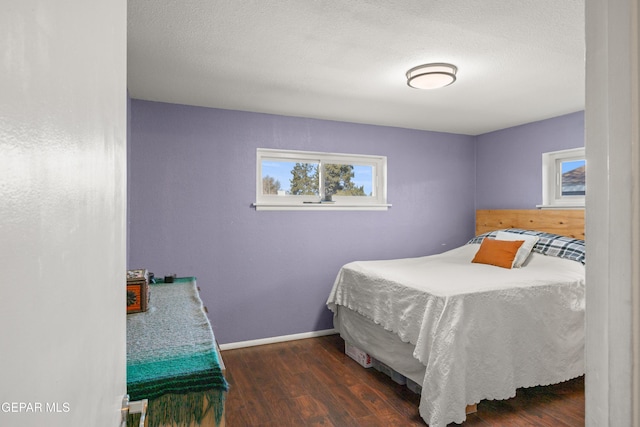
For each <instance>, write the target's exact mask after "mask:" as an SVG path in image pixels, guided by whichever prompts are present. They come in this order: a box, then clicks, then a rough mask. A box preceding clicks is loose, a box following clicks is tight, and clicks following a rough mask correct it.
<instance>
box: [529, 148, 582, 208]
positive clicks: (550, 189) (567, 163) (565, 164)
mask: <svg viewBox="0 0 640 427" xmlns="http://www.w3.org/2000/svg"><path fill="white" fill-rule="evenodd" d="M586 166H587V162H586V158H585V152H584V148H575V149H571V150H562V151H553V152H551V153H543V154H542V206H540V207H542V208H554V207H559V208H567V207H584V200H585V195H586V185H585V183H586V180H585V177H586Z"/></svg>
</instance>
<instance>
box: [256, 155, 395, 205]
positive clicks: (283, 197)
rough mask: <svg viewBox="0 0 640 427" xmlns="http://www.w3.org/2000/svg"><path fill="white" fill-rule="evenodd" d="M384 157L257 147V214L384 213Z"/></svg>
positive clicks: (385, 191)
mask: <svg viewBox="0 0 640 427" xmlns="http://www.w3.org/2000/svg"><path fill="white" fill-rule="evenodd" d="M386 172H387V158H386V157H384V156H366V155H357V154H336V153H317V152H309V151H292V150H272V149H266V148H258V150H257V158H256V202H255V203H254V206H255V207H256V209H258V210H309V209H311V210H314V209H315V210H320V209H338V210H357V209H361V210H386V209H387V208H388V207H389V206H390V205H388V204H387V179H386Z"/></svg>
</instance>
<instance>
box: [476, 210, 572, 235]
mask: <svg viewBox="0 0 640 427" xmlns="http://www.w3.org/2000/svg"><path fill="white" fill-rule="evenodd" d="M503 228H522V229H525V230H538V231H544V232H547V233H554V234H559V235H561V236H568V237H573V238H574V239H582V240H584V209H488V210H477V211H476V236H477V235H478V234H482V233H486V232H488V231H493V230H499V229H503Z"/></svg>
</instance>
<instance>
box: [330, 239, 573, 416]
mask: <svg viewBox="0 0 640 427" xmlns="http://www.w3.org/2000/svg"><path fill="white" fill-rule="evenodd" d="M478 247H479V245H476V244H470V245H465V246H462V247H459V248H456V249H453V250H451V251H448V252H445V253H443V254H439V255H433V256H428V257H421V258H407V259H398V260H388V261H359V262H352V263H349V264H346V265H345V266H344V267H342V269H341V270H340V272H339V273H338V277H337V278H336V281H335V284H334V286H333V289H332V290H331V294H330V296H329V299H328V301H327V305H328V307H329V308H330V309H331V310H332V311H334V312H335V311H336V305H342V306H345V307H347V308H350V309H352V310H355V311H357V312H358V313H360V314H362V315H364V316H366V317H368V318H370V319H372V320H373V321H374V322H375V323H377V324H379V325H381V326H382V327H384V328H385V329H387V330H390V331H393V332H395V333H397V334H398V335H399V336H400V338H401V339H402V340H403V341H405V342H411V343H412V344H414V345H415V352H414V357H415V358H417V359H418V360H419V361H420V362H422V363H423V364H424V365H425V367H426V373H425V379H424V383H423V385H422V386H423V387H422V396H421V400H420V414H421V416H422V418H423V419H424V420H425V421H426V422H427V423H428V424H429V426H430V427H439V426H445V425H446V424H448V423H450V422H456V423H461V422H463V421H464V420H465V418H466V415H465V406H466V405H468V404H474V403H478V402H480V401H481V400H483V399H507V398H510V397H513V396H515V391H516V388H519V387H531V386H536V385H548V384H555V383H558V382H562V381H566V380H569V379H571V378H575V377H578V376H580V375H582V374H583V373H584V355H583V352H584V308H585V300H584V276H585V268H584V266H583V265H582V264H580V263H578V262H576V261H570V260H566V259H560V258H556V257H551V256H545V255H541V254H537V253H532V254H531V257H530V259H529V260H528V261H527V264H526V265H525V266H524V267H523V268H520V269H512V270H509V269H504V268H499V267H494V266H489V265H484V264H472V263H471V260H472V259H473V256H474V255H475V253H476V251H477V250H478Z"/></svg>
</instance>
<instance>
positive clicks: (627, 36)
mask: <svg viewBox="0 0 640 427" xmlns="http://www.w3.org/2000/svg"><path fill="white" fill-rule="evenodd" d="M586 6H587V9H586V11H587V13H586V17H587V32H586V34H587V100H586V101H587V102H586V114H585V119H586V144H585V148H586V153H587V167H588V171H589V172H588V173H587V188H588V191H587V210H586V222H587V225H586V238H587V247H588V261H587V341H586V360H587V373H586V377H585V378H586V383H585V384H586V420H585V421H586V425H587V426H593V427H603V426H611V427H618V426H640V420H639V417H640V409H639V405H640V402H639V401H640V392H639V390H638V388H639V380H638V369H640V366H639V360H638V358H639V354H638V345H639V344H638V340H639V339H640V338H639V336H640V322H639V317H638V316H639V312H638V311H639V309H640V303H639V293H640V262H639V260H640V135H639V133H638V132H639V124H640V105H639V98H640V84H639V83H640V73H639V65H640V63H639V60H638V59H639V56H638V55H639V52H638V49H639V38H638V36H639V34H638V22H639V20H640V19H639V7H640V2H639V1H638V0H605V1H602V0H587V3H586Z"/></svg>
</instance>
